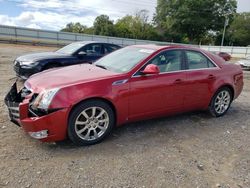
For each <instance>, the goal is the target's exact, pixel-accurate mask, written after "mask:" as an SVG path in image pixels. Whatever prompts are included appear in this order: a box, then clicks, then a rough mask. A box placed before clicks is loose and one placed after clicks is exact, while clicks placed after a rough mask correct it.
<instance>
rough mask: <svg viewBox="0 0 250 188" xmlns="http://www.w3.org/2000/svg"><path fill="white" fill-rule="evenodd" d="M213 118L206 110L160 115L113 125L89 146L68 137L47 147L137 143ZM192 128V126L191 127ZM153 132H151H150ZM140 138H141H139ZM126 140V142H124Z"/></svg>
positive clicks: (167, 134) (170, 134)
mask: <svg viewBox="0 0 250 188" xmlns="http://www.w3.org/2000/svg"><path fill="white" fill-rule="evenodd" d="M210 119H214V117H212V116H211V115H210V114H208V113H207V112H203V111H199V112H189V113H185V114H178V115H174V116H168V117H162V118H157V119H149V120H143V121H138V122H133V123H127V124H124V125H122V126H119V127H115V128H114V129H113V131H112V133H111V134H110V135H108V136H107V137H106V138H105V139H104V140H103V141H102V142H100V143H97V144H95V145H90V146H76V145H74V144H73V143H72V142H71V141H70V140H69V139H66V140H64V141H60V142H56V143H55V144H48V147H49V148H61V149H66V150H67V149H73V148H75V149H76V148H89V147H95V146H98V145H106V144H110V143H113V144H118V145H123V146H124V145H127V146H128V145H131V144H134V143H135V142H136V141H137V142H138V140H139V143H138V144H143V142H145V139H144V138H145V137H146V138H147V139H149V137H150V139H153V140H154V137H155V139H157V137H158V135H157V134H161V135H164V136H165V137H167V138H171V137H172V135H173V134H174V133H173V132H175V130H176V129H182V127H183V128H184V127H185V129H188V128H189V127H190V126H192V127H194V126H197V124H198V126H201V127H202V126H208V124H207V123H206V121H209V120H210ZM192 129H193V128H192ZM152 133H153V134H152ZM140 138H141V140H140ZM126 140H127V142H126Z"/></svg>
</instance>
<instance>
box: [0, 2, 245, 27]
mask: <svg viewBox="0 0 250 188" xmlns="http://www.w3.org/2000/svg"><path fill="white" fill-rule="evenodd" d="M237 1H238V9H237V12H250V0H237ZM156 2H157V0H136V1H134V0H0V24H2V25H11V26H21V27H28V28H36V29H45V30H56V31H57V30H60V29H62V28H63V27H65V26H66V24H67V23H69V22H80V23H81V24H83V25H87V26H92V25H93V22H94V20H95V18H96V17H97V16H99V15H101V14H106V15H108V16H109V17H110V19H111V20H113V21H116V20H118V19H119V18H122V17H123V16H125V15H127V14H130V15H131V14H132V15H133V14H135V13H136V12H137V11H139V10H142V9H145V10H148V12H149V18H150V19H152V17H153V14H154V12H155V7H156Z"/></svg>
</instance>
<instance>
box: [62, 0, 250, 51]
mask: <svg viewBox="0 0 250 188" xmlns="http://www.w3.org/2000/svg"><path fill="white" fill-rule="evenodd" d="M236 9H237V2H236V0H157V7H156V12H155V14H154V17H153V20H149V16H148V11H146V10H141V11H138V12H137V13H136V14H135V15H126V16H124V17H123V18H121V19H119V20H117V21H116V22H114V21H113V20H110V18H109V16H108V15H100V16H97V17H96V19H95V21H94V24H93V26H92V27H87V26H85V25H84V24H81V23H79V22H78V23H69V24H67V25H66V27H65V28H63V29H62V30H61V31H66V32H75V33H85V34H95V35H104V36H114V37H123V38H134V39H144V40H157V41H166V42H177V43H191V44H212V45H220V42H221V38H222V32H223V28H224V24H225V20H228V22H226V23H227V25H226V35H225V43H224V44H225V45H235V46H236V45H237V46H247V45H250V13H249V12H248V13H236Z"/></svg>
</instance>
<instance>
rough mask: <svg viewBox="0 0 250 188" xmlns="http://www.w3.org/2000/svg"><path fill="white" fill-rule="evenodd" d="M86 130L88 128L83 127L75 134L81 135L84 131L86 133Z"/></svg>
mask: <svg viewBox="0 0 250 188" xmlns="http://www.w3.org/2000/svg"><path fill="white" fill-rule="evenodd" d="M87 128H88V127H87V126H85V127H84V128H82V129H80V130H78V131H77V134H82V133H83V132H84V131H86V129H87Z"/></svg>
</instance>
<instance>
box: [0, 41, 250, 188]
mask: <svg viewBox="0 0 250 188" xmlns="http://www.w3.org/2000/svg"><path fill="white" fill-rule="evenodd" d="M54 49H55V48H49V47H38V46H25V45H10V44H8V45H7V44H0V81H1V82H0V107H1V108H0V139H1V142H0V187H35V188H36V187H164V188H165V187H168V188H171V187H191V188H193V187H199V188H203V187H204V188H208V187H221V188H229V187H231V188H242V187H246V188H249V187H250V137H249V135H250V100H249V99H250V71H245V72H244V75H245V87H244V91H243V92H242V94H241V96H240V97H239V98H238V99H237V100H236V101H234V103H233V104H232V107H231V109H230V110H229V111H228V113H227V114H226V115H225V116H224V117H220V118H213V117H211V116H210V115H209V114H208V113H206V112H195V113H188V114H183V115H178V116H173V117H168V118H161V119H155V120H149V121H141V122H137V123H131V124H127V125H125V126H123V127H120V128H116V129H115V130H114V131H113V133H112V135H111V136H109V137H108V138H107V139H106V140H105V141H104V142H102V143H100V144H97V145H93V146H89V147H75V146H73V145H72V144H71V143H64V144H60V145H57V144H54V143H41V142H39V141H36V140H34V139H31V138H30V137H29V136H27V135H26V134H25V133H24V132H23V131H22V129H21V128H18V127H17V126H15V125H14V124H12V123H11V122H9V120H8V113H7V109H6V107H5V105H4V102H3V98H4V96H5V94H6V92H7V91H8V89H9V88H10V85H11V84H12V83H13V82H14V80H11V78H13V77H14V72H13V70H12V61H13V60H14V59H15V57H17V56H18V55H21V54H23V53H27V52H31V51H49V50H54Z"/></svg>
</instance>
